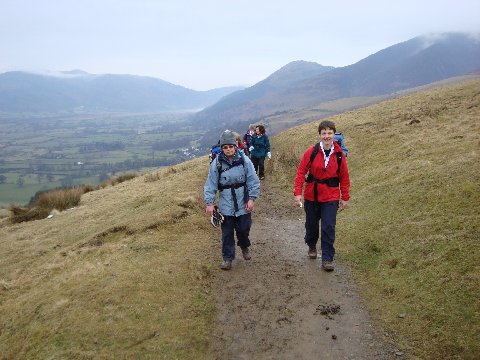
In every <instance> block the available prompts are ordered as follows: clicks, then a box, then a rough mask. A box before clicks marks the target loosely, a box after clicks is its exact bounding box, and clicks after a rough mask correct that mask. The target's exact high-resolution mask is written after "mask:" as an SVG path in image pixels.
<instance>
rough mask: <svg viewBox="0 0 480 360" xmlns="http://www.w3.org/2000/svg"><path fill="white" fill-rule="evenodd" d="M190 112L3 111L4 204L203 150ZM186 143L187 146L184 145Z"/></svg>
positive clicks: (0, 173) (0, 164)
mask: <svg viewBox="0 0 480 360" xmlns="http://www.w3.org/2000/svg"><path fill="white" fill-rule="evenodd" d="M188 119H189V114H188V113H160V114H110V113H108V114H73V115H72V114H66V115H51V114H50V115H30V116H27V115H23V116H19V115H15V116H9V115H7V114H1V115H0V132H1V134H2V137H1V139H0V150H1V151H0V207H6V206H8V205H9V204H11V203H15V204H25V203H28V202H29V200H30V198H31V197H32V196H33V195H34V194H35V193H36V192H37V191H41V190H47V189H52V188H56V187H61V186H72V185H80V184H86V183H91V184H98V183H100V182H101V181H103V180H105V179H107V178H110V177H112V176H115V175H118V174H119V173H124V172H127V171H141V170H146V169H152V168H158V167H161V166H167V165H171V164H175V163H178V162H181V161H185V160H187V159H188V158H190V157H193V156H195V155H198V154H200V155H204V154H205V151H204V150H200V149H197V148H196V147H195V145H196V140H197V139H198V138H199V137H200V136H201V135H202V132H201V131H200V130H194V129H192V128H191V127H190V123H189V122H188ZM185 149H188V151H186V150H185Z"/></svg>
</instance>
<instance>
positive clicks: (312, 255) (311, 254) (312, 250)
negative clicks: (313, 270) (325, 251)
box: [308, 246, 317, 259]
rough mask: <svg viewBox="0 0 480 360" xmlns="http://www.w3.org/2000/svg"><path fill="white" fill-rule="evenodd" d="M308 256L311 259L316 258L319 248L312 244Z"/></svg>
mask: <svg viewBox="0 0 480 360" xmlns="http://www.w3.org/2000/svg"><path fill="white" fill-rule="evenodd" d="M308 257H309V258H310V259H316V258H317V249H315V248H314V247H312V246H310V247H309V248H308Z"/></svg>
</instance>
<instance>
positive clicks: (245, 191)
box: [216, 151, 248, 211]
mask: <svg viewBox="0 0 480 360" xmlns="http://www.w3.org/2000/svg"><path fill="white" fill-rule="evenodd" d="M239 153H240V160H239V161H238V162H236V163H235V164H232V165H230V164H227V165H228V167H227V168H226V169H223V170H222V163H221V161H219V160H220V158H219V157H218V156H217V157H216V159H217V160H216V165H217V171H218V180H217V184H218V185H217V186H218V191H223V190H226V189H230V190H231V192H232V198H233V207H234V209H235V211H238V202H237V195H236V194H235V189H238V188H241V187H243V196H244V198H245V199H248V189H247V182H246V180H245V182H243V183H237V184H232V185H224V186H222V185H220V177H221V176H222V173H223V172H225V171H228V170H230V169H231V168H234V167H236V166H240V165H242V166H243V171H244V172H245V178H246V171H245V158H244V157H243V156H244V155H243V152H242V151H239Z"/></svg>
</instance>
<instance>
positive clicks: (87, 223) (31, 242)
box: [0, 158, 219, 359]
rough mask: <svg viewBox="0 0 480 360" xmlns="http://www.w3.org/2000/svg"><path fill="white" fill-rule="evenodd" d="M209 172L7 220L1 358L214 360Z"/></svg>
mask: <svg viewBox="0 0 480 360" xmlns="http://www.w3.org/2000/svg"><path fill="white" fill-rule="evenodd" d="M206 164H208V160H207V159H205V158H203V159H199V160H196V161H193V162H191V163H184V164H182V165H178V166H176V167H174V168H171V169H168V170H167V169H166V170H164V171H161V172H158V173H152V174H150V175H148V176H146V177H139V178H135V179H134V180H131V181H128V182H125V183H122V184H119V185H116V186H114V187H109V188H105V189H103V190H99V191H94V192H90V193H87V194H84V195H83V196H82V199H81V205H80V206H79V207H77V208H75V209H73V210H69V211H64V212H62V213H60V214H56V215H55V216H54V217H53V218H51V219H45V220H39V221H33V222H29V223H21V224H16V225H10V224H9V223H8V221H7V220H6V219H3V220H2V222H1V223H0V259H1V262H0V304H1V305H0V328H1V332H0V354H2V356H3V357H2V358H5V359H10V358H22V359H47V358H55V359H60V358H61V359H80V358H81V359H84V358H93V357H96V358H115V359H118V358H134V357H135V358H156V359H158V358H165V359H173V358H182V359H193V358H195V359H198V358H200V359H202V358H211V356H209V354H208V340H209V330H210V328H211V321H212V317H213V311H214V309H213V305H212V302H211V301H210V299H209V297H208V287H207V283H208V277H209V274H210V271H211V266H212V263H213V262H212V261H211V258H212V257H213V256H211V249H212V245H213V244H216V245H218V241H213V240H212V239H214V238H215V236H214V232H213V228H212V226H211V225H210V224H209V223H208V222H207V219H206V217H205V215H204V213H203V211H204V210H203V204H202V201H201V192H202V190H203V182H204V178H205V175H206V171H207V165H206ZM213 251H215V255H216V258H218V251H219V250H218V248H216V249H214V250H213ZM215 264H216V263H215Z"/></svg>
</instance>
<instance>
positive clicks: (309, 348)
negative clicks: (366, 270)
mask: <svg viewBox="0 0 480 360" xmlns="http://www.w3.org/2000/svg"><path fill="white" fill-rule="evenodd" d="M262 190H263V189H262ZM262 195H263V194H262ZM266 195H267V197H268V198H269V200H270V201H271V200H273V198H274V197H275V194H274V193H273V192H271V191H270V192H268V193H267V194H266ZM270 204H272V202H270ZM283 209H284V208H283ZM277 210H278V211H275V209H272V208H270V209H269V211H268V213H266V212H265V210H264V209H262V208H261V209H260V211H258V212H257V213H255V215H254V224H253V226H252V231H251V241H252V246H251V253H252V260H250V261H245V260H243V258H242V256H241V252H240V251H238V250H239V249H238V248H237V259H236V260H234V262H233V268H232V270H230V271H221V270H218V271H215V274H214V278H213V283H212V291H213V294H214V297H215V299H216V306H217V311H218V316H217V321H216V326H215V331H214V335H213V340H212V352H213V354H215V358H216V359H231V360H235V359H239V360H240V359H249V360H250V359H393V358H396V359H398V358H399V357H398V356H395V351H394V349H395V347H394V346H393V345H392V344H391V343H390V341H389V340H388V339H387V338H386V337H385V336H384V333H383V332H380V331H378V330H376V329H375V328H374V327H373V323H372V321H371V319H370V317H369V314H368V312H367V311H366V310H365V309H364V307H363V306H362V305H361V301H360V299H359V298H358V296H357V293H356V291H355V287H354V285H353V284H352V282H351V281H350V280H349V276H348V271H347V269H346V268H344V267H343V266H342V264H341V263H340V264H339V262H338V261H337V263H336V268H335V271H334V272H330V273H327V272H325V271H323V270H322V269H321V261H320V260H311V259H309V258H308V257H307V247H306V245H305V243H304V241H303V235H304V215H303V212H301V211H298V213H297V214H296V215H295V216H297V215H298V216H297V218H294V219H292V218H288V217H286V216H284V215H285V212H283V213H282V210H279V209H277ZM291 211H293V210H292V209H290V210H289V212H291ZM218 236H220V235H219V234H218ZM218 254H219V255H218V263H219V264H220V262H221V256H220V245H218ZM402 358H405V357H402Z"/></svg>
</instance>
